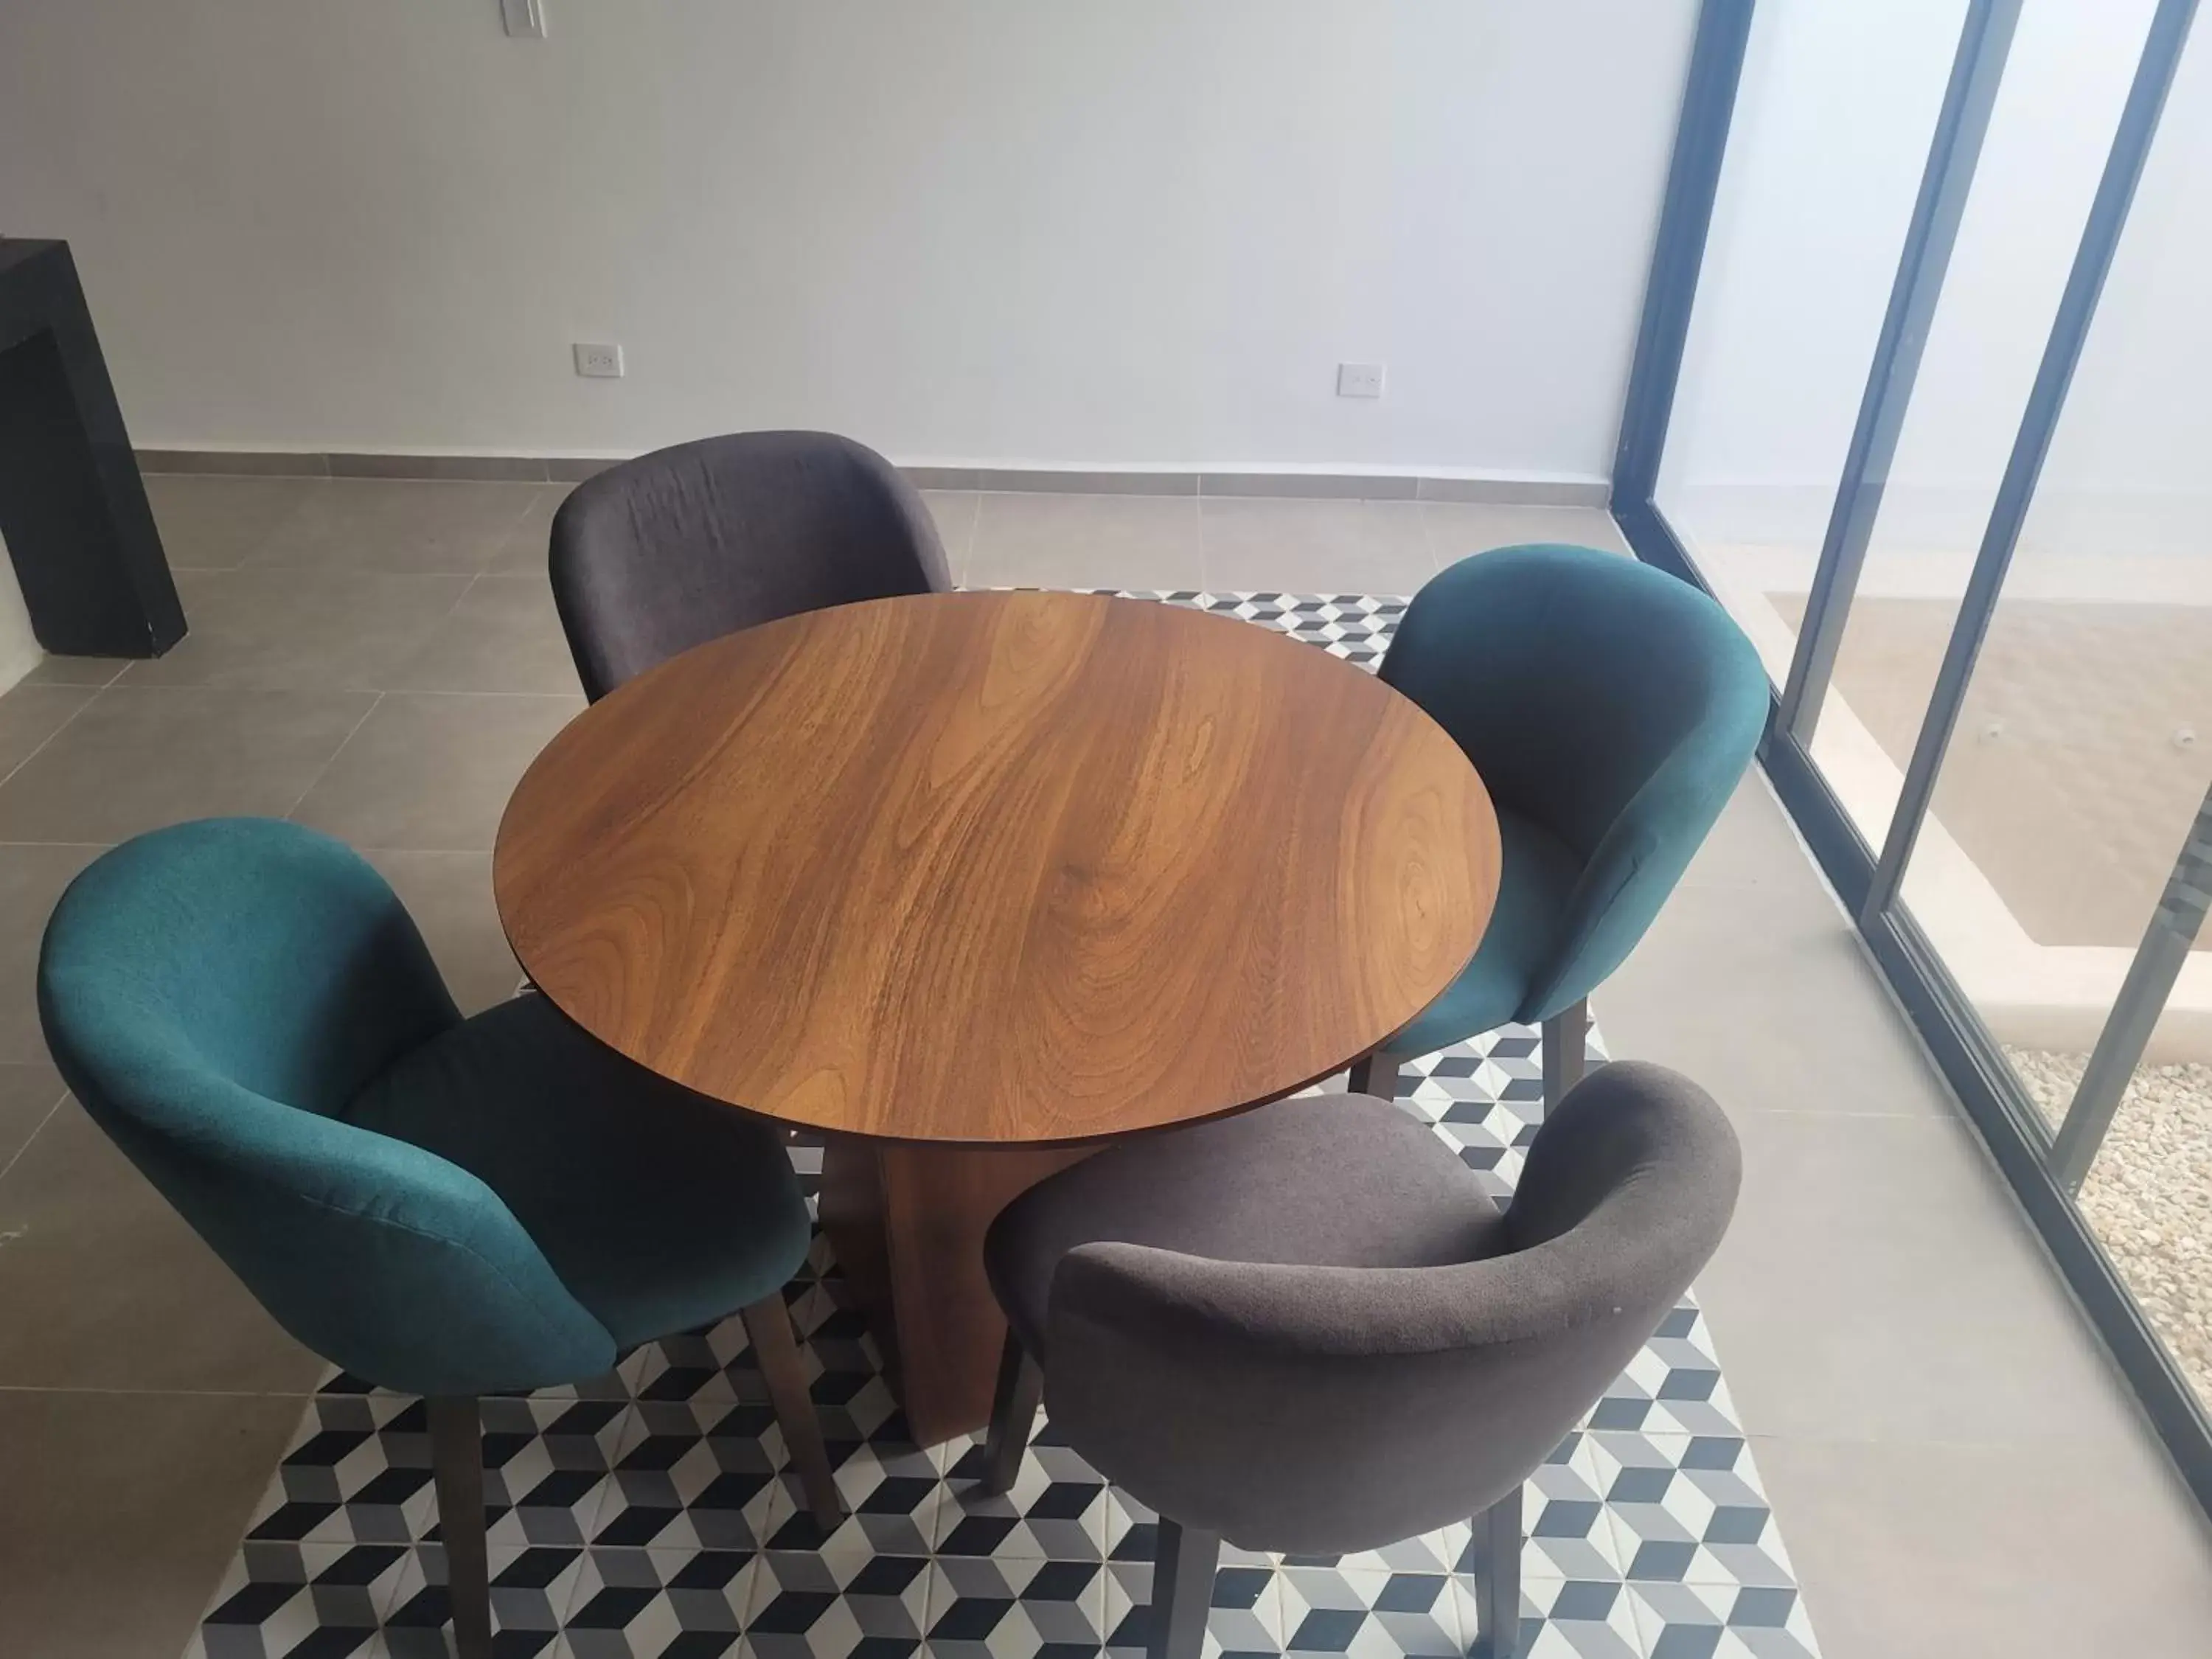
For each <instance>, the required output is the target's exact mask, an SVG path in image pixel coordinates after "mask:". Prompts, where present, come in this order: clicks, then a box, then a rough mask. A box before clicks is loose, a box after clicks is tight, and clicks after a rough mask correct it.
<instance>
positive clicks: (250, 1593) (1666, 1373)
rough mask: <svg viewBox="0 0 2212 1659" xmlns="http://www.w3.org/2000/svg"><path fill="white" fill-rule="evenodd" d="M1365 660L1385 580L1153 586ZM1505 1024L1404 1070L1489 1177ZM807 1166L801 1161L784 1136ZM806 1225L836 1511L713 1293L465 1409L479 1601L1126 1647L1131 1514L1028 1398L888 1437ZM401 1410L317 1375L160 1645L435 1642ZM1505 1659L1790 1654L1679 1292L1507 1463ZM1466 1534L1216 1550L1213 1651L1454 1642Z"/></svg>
mask: <svg viewBox="0 0 2212 1659" xmlns="http://www.w3.org/2000/svg"><path fill="white" fill-rule="evenodd" d="M1157 597H1160V598H1164V599H1171V600H1174V601H1177V602H1181V603H1185V604H1191V603H1195V604H1198V605H1203V606H1205V607H1206V608H1208V609H1213V610H1220V611H1228V612H1230V613H1231V614H1238V615H1243V616H1245V617H1249V619H1251V620H1254V621H1257V622H1260V623H1261V624H1262V625H1268V626H1274V627H1278V628H1282V629H1285V631H1289V632H1293V633H1295V634H1297V635H1300V636H1301V637H1304V638H1308V639H1310V640H1313V641H1316V643H1320V644H1322V645H1323V646H1324V647H1326V648H1328V649H1330V650H1331V651H1332V652H1334V653H1335V654H1338V655H1341V656H1346V657H1350V658H1352V659H1354V660H1358V661H1363V662H1365V663H1368V664H1370V665H1371V663H1372V662H1373V661H1374V660H1375V659H1376V658H1377V657H1378V656H1379V654H1380V651H1381V648H1382V647H1383V644H1384V643H1385V642H1386V641H1387V638H1388V635H1389V629H1390V627H1391V626H1392V625H1393V624H1394V623H1395V621H1396V617H1397V616H1398V614H1399V613H1400V612H1401V611H1402V608H1403V606H1402V602H1401V601H1396V600H1378V599H1362V598H1342V599H1297V598H1289V599H1285V598H1281V597H1279V596H1272V595H1224V596H1213V595H1186V594H1176V595H1159V596H1157ZM1538 1043H1539V1037H1538V1034H1537V1033H1536V1032H1534V1031H1533V1030H1526V1029H1522V1028H1517V1027H1507V1028H1504V1029H1502V1030H1497V1031H1493V1032H1490V1033H1487V1034H1486V1035H1485V1036H1481V1037H1479V1038H1477V1039H1476V1040H1475V1041H1474V1042H1471V1043H1466V1044H1462V1045H1459V1046H1456V1047H1455V1048H1450V1049H1447V1050H1445V1051H1444V1052H1443V1053H1442V1054H1435V1055H1431V1056H1428V1057H1426V1058H1425V1059H1423V1060H1418V1061H1415V1062H1413V1064H1412V1065H1411V1066H1408V1068H1407V1072H1408V1076H1407V1084H1406V1086H1407V1097H1406V1098H1405V1099H1404V1100H1403V1101H1402V1102H1401V1104H1402V1105H1403V1106H1404V1108H1405V1109H1407V1111H1409V1112H1412V1113H1413V1114H1414V1115H1416V1116H1418V1117H1419V1118H1420V1119H1422V1120H1423V1121H1425V1122H1427V1123H1429V1124H1430V1125H1431V1127H1433V1128H1434V1130H1435V1132H1436V1133H1437V1134H1438V1135H1439V1136H1441V1137H1442V1138H1443V1139H1444V1140H1445V1141H1446V1142H1447V1143H1449V1145H1451V1146H1453V1147H1455V1149H1456V1150H1457V1151H1458V1152H1459V1154H1460V1157H1461V1158H1462V1161H1463V1162H1465V1163H1466V1164H1468V1166H1469V1167H1470V1168H1471V1169H1473V1170H1474V1171H1475V1172H1476V1173H1477V1174H1478V1175H1479V1176H1480V1178H1481V1179H1482V1181H1483V1182H1484V1184H1485V1186H1486V1188H1489V1190H1491V1191H1492V1193H1493V1194H1497V1195H1498V1196H1499V1197H1501V1198H1502V1197H1504V1196H1506V1195H1508V1194H1510V1191H1511V1188H1512V1184H1513V1182H1514V1180H1515V1178H1516V1176H1517V1175H1518V1173H1519V1169H1520V1162H1521V1156H1522V1148H1523V1147H1525V1146H1526V1145H1527V1143H1528V1139H1529V1138H1530V1137H1531V1136H1532V1135H1533V1134H1534V1132H1535V1129H1536V1127H1537V1125H1538V1123H1539V1122H1540V1121H1541V1115H1542V1106H1541V1056H1540V1054H1539V1052H1538ZM797 1156H798V1157H799V1158H801V1160H802V1165H801V1167H802V1170H803V1171H804V1170H805V1169H806V1164H805V1162H804V1160H805V1159H806V1158H808V1156H809V1155H808V1154H807V1153H806V1152H805V1151H804V1150H801V1151H800V1152H799V1153H798V1154H797ZM844 1290H845V1286H844V1281H843V1279H842V1275H841V1274H840V1273H839V1271H838V1269H837V1267H836V1263H835V1261H833V1260H831V1258H830V1256H829V1251H828V1249H827V1246H826V1244H825V1243H824V1242H823V1240H821V1239H820V1238H818V1237H817V1240H816V1243H815V1249H814V1253H813V1255H812V1257H811V1260H810V1261H809V1263H808V1265H807V1267H806V1268H805V1271H804V1272H803V1273H802V1275H801V1276H800V1278H799V1279H798V1280H797V1281H795V1282H794V1283H793V1285H792V1286H791V1288H790V1290H789V1291H788V1292H787V1295H788V1299H789V1300H790V1303H791V1306H792V1312H793V1320H794V1322H795V1323H796V1324H797V1326H798V1328H799V1331H800V1332H801V1334H802V1335H803V1337H804V1338H805V1344H806V1347H805V1352H806V1354H807V1357H808V1362H809V1364H810V1366H811V1368H812V1369H813V1370H814V1373H815V1375H814V1379H813V1383H812V1392H813V1395H814V1398H815V1401H816V1403H817V1408H818V1409H819V1410H820V1412H821V1413H822V1416H823V1428H824V1432H825V1434H826V1436H827V1437H828V1439H829V1443H830V1455H831V1457H832V1460H833V1462H835V1464H836V1473H837V1481H838V1485H839V1487H840V1489H841V1491H842V1493H843V1495H844V1498H845V1500H846V1503H847V1504H848V1508H849V1509H850V1511H851V1513H850V1514H849V1516H848V1518H847V1519H846V1520H845V1521H844V1522H842V1523H841V1524H840V1525H839V1526H838V1527H837V1528H836V1529H835V1530H834V1531H832V1532H830V1533H829V1534H828V1535H827V1536H826V1537H825V1536H823V1534H822V1532H821V1530H820V1528H817V1526H816V1524H815V1523H814V1522H812V1521H811V1519H810V1518H809V1517H808V1516H807V1515H806V1514H805V1510H803V1508H802V1507H801V1506H800V1505H799V1504H798V1503H797V1501H796V1500H795V1496H794V1492H793V1488H792V1487H791V1486H788V1485H787V1482H786V1481H785V1480H784V1479H783V1477H782V1474H781V1469H782V1465H783V1462H784V1457H783V1449H782V1443H781V1437H780V1436H779V1434H778V1432H777V1431H776V1428H775V1420H774V1417H773V1414H772V1413H770V1411H769V1407H768V1405H767V1398H766V1391H765V1389H763V1386H762V1384H761V1380H760V1376H759V1373H758V1371H757V1370H756V1369H755V1367H754V1366H753V1364H751V1360H750V1354H749V1353H748V1352H747V1350H746V1346H745V1341H744V1332H743V1328H742V1326H741V1325H740V1324H739V1323H738V1322H737V1321H736V1320H735V1319H732V1320H729V1321H726V1322H724V1323H723V1324H721V1325H720V1326H717V1327H715V1328H713V1329H712V1330H709V1331H707V1332H704V1333H700V1334H692V1335H687V1336H683V1337H678V1338H674V1339H671V1340H667V1341H665V1342H660V1343H657V1344H653V1345H651V1346H647V1347H644V1348H641V1349H639V1350H637V1351H636V1352H634V1353H632V1354H630V1355H629V1356H628V1357H627V1358H625V1359H624V1360H623V1363H622V1364H621V1365H620V1367H619V1368H618V1370H617V1371H616V1372H615V1373H613V1374H611V1375H610V1376H606V1377H604V1378H601V1379H599V1380H597V1381H596V1382H594V1383H590V1384H586V1385H584V1386H581V1387H578V1388H574V1389H550V1390H545V1391H544V1392H541V1393H538V1394H534V1395H526V1396H518V1397H513V1398H506V1399H499V1400H493V1401H486V1402H485V1406H484V1419H485V1430H484V1455H485V1462H486V1473H485V1495H486V1499H487V1503H488V1504H489V1508H490V1511H491V1516H492V1522H491V1534H490V1536H491V1566H492V1574H493V1588H492V1599H493V1608H494V1617H495V1622H496V1624H497V1626H498V1630H499V1634H498V1638H497V1642H496V1650H497V1652H498V1653H499V1655H500V1656H501V1659H506V1656H510V1655H511V1656H516V1659H520V1656H532V1655H543V1656H548V1659H718V1656H726V1655H739V1656H747V1659H905V1656H909V1655H916V1654H922V1653H926V1654H927V1656H929V1659H1094V1656H1106V1659H1135V1656H1136V1655H1137V1654H1139V1652H1140V1651H1141V1649H1142V1646H1143V1640H1144V1637H1143V1618H1144V1614H1145V1611H1146V1607H1147V1606H1148V1604H1149V1599H1150V1593H1151V1577H1152V1572H1151V1565H1150V1561H1151V1554H1152V1516H1151V1515H1150V1514H1149V1513H1148V1512H1147V1511H1146V1510H1144V1509H1143V1508H1142V1507H1141V1506H1140V1505H1139V1504H1136V1503H1135V1502H1134V1500H1133V1499H1131V1498H1128V1497H1127V1496H1126V1495H1125V1494H1122V1493H1120V1492H1115V1491H1114V1490H1113V1489H1112V1488H1110V1487H1109V1486H1108V1485H1107V1484H1106V1483H1105V1482H1104V1480H1103V1479H1101V1478H1100V1477H1099V1476H1098V1475H1097V1474H1096V1473H1094V1472H1093V1471H1091V1469H1090V1468H1087V1467H1086V1466H1085V1464H1084V1462H1083V1461H1082V1460H1081V1459H1080V1458H1079V1457H1078V1456H1077V1455H1075V1454H1074V1453H1073V1451H1072V1450H1070V1449H1068V1448H1067V1447H1066V1446H1065V1445H1061V1444H1058V1443H1055V1442H1054V1436H1053V1433H1052V1429H1051V1425H1050V1424H1049V1423H1048V1422H1047V1421H1044V1420H1043V1419H1040V1426H1039V1429H1038V1432H1037V1436H1036V1440H1035V1441H1034V1443H1032V1447H1031V1449H1030V1455H1029V1457H1028V1460H1027V1461H1026V1462H1025V1463H1024V1466H1023V1468H1022V1472H1021V1476H1020V1479H1019V1480H1018V1482H1017V1483H1016V1485H1015V1486H1014V1488H1013V1490H1012V1492H1010V1493H1008V1494H1007V1495H1006V1497H1004V1498H981V1497H979V1496H978V1495H977V1494H976V1492H975V1477H976V1474H978V1473H979V1469H980V1462H981V1449H980V1445H979V1443H977V1442H976V1441H975V1440H973V1439H970V1440H964V1441H958V1442H954V1443H949V1444H947V1445H944V1446H939V1447H933V1448H928V1449H921V1448H917V1447H915V1445H914V1444H913V1443H911V1441H910V1440H909V1439H908V1437H907V1432H906V1427H905V1423H904V1420H903V1419H902V1417H901V1416H900V1414H899V1413H898V1411H897V1408H896V1404H895V1402H894V1401H893V1399H892V1397H891V1395H890V1390H889V1389H888V1388H887V1387H886V1385H885V1383H884V1378H883V1376H882V1373H881V1370H880V1366H879V1364H878V1355H877V1352H876V1350H875V1346H874V1343H873V1341H872V1339H871V1338H870V1337H869V1336H868V1335H867V1334H866V1331H865V1329H864V1328H863V1325H862V1322H861V1321H860V1316H858V1314H857V1313H856V1312H855V1311H854V1310H853V1309H852V1308H851V1307H850V1306H849V1305H848V1302H847V1299H846V1297H845V1294H844ZM1525 1513H1526V1515H1527V1518H1528V1528H1529V1534H1530V1536H1529V1538H1528V1542H1527V1546H1526V1548H1525V1550H1524V1552H1523V1556H1522V1607H1521V1621H1522V1651H1523V1652H1524V1653H1526V1654H1528V1655H1529V1656H1531V1659H1626V1656H1640V1659H1707V1656H1728V1659H1802V1656H1808V1655H1812V1654H1814V1653H1816V1652H1817V1649H1816V1647H1815V1644H1814V1638H1813V1633H1812V1630H1811V1628H1810V1626H1809V1624H1808V1620H1807V1618H1806V1614H1805V1610H1804V1607H1803V1604H1802V1600H1801V1599H1800V1597H1799V1595H1798V1594H1797V1591H1796V1584H1795V1582H1794V1580H1793V1578H1792V1577H1791V1574H1790V1563H1789V1558H1788V1555H1787V1553H1785V1552H1784V1548H1783V1545H1782V1541H1781V1538H1780V1535H1779V1533H1778V1528H1777V1526H1776V1523H1775V1520H1774V1516H1773V1515H1772V1513H1771V1510H1770V1509H1769V1507H1768V1505H1767V1502H1766V1499H1765V1495H1764V1492H1762V1490H1761V1488H1760V1486H1759V1477H1758V1474H1757V1472H1756V1470H1755V1469H1754V1468H1753V1464H1752V1459H1751V1454H1750V1451H1749V1449H1748V1447H1747V1444H1746V1443H1745V1439H1744V1437H1743V1433H1742V1431H1741V1429H1740V1428H1739V1427H1738V1426H1737V1425H1736V1422H1735V1415H1734V1412H1733V1410H1732V1408H1731V1407H1730V1405H1729V1396H1728V1389H1727V1385H1726V1383H1725V1382H1724V1381H1723V1377H1722V1374H1721V1370H1720V1366H1719V1364H1718V1362H1717V1359H1716V1358H1715V1356H1714V1353H1713V1350H1712V1345H1711V1339H1710V1337H1709V1335H1708V1334H1707V1332H1706V1329H1705V1322H1704V1319H1703V1316H1701V1314H1700V1313H1699V1310H1698V1308H1697V1305H1696V1304H1695V1302H1694V1300H1692V1299H1685V1301H1684V1302H1683V1304H1682V1305H1681V1306H1680V1307H1679V1308H1677V1309H1676V1310H1674V1313H1672V1314H1671V1315H1669V1316H1668V1320H1667V1322H1665V1323H1664V1324H1663V1325H1662V1328H1661V1329H1660V1330H1659V1332H1658V1334H1656V1335H1655V1336H1654V1337H1653V1339H1652V1340H1651V1341H1650V1343H1649V1344H1648V1345H1647V1346H1645V1348H1644V1351H1643V1352H1641V1353H1640V1354H1639V1355H1638V1358H1637V1359H1636V1361H1635V1362H1634V1363H1633V1364H1631V1365H1630V1366H1629V1368H1628V1370H1626V1372H1625V1373H1624V1374H1623V1375H1622V1376H1621V1377H1620V1379H1619V1380H1618V1381H1617V1382H1616V1383H1614V1384H1613V1387H1612V1388H1611V1389H1609V1390H1608V1391H1607V1395H1606V1397H1605V1398H1604V1400H1603V1401H1601V1402H1600V1404H1599V1405H1598V1407H1597V1408H1596V1409H1595V1411H1594V1412H1593V1413H1591V1414H1590V1416H1589V1419H1588V1420H1587V1422H1586V1423H1585V1424H1584V1425H1583V1426H1582V1427H1581V1428H1580V1429H1578V1430H1577V1431H1576V1432H1575V1433H1573V1434H1571V1435H1570V1436H1569V1437H1567V1439H1566V1441H1565V1443H1562V1444H1561V1445H1560V1446H1559V1448H1558V1449H1557V1450H1556V1451H1554V1452H1553V1455H1552V1457H1551V1460H1550V1461H1549V1462H1547V1464H1546V1465H1545V1466H1544V1467H1543V1468H1541V1469H1540V1470H1539V1471H1538V1472H1537V1474H1536V1475H1535V1476H1534V1479H1533V1480H1532V1481H1531V1483H1530V1490H1529V1492H1528V1498H1527V1500H1526V1510H1525ZM1467 1549H1468V1528H1466V1527H1465V1526H1457V1527H1449V1528H1444V1529H1443V1531H1442V1532H1439V1533H1435V1534H1429V1535H1428V1536H1426V1537H1423V1538H1418V1539H1411V1540H1407V1541H1404V1542H1401V1543H1398V1544H1395V1545H1392V1546H1389V1547H1387V1548H1384V1549H1381V1550H1376V1551H1370V1552H1366V1553H1361V1554H1358V1555H1352V1556H1344V1557H1340V1558H1326V1557H1315V1558H1309V1557H1291V1558H1288V1559H1280V1558H1268V1557H1261V1556H1255V1555H1251V1554H1248V1553H1241V1552H1238V1551H1236V1550H1234V1549H1231V1550H1228V1551H1226V1552H1225V1555H1224V1559H1223V1565H1222V1571H1221V1572H1220V1574H1219V1576H1218V1579H1217V1581H1216V1583H1215V1586H1214V1595H1213V1601H1214V1606H1213V1613H1212V1620H1211V1621H1210V1627H1209V1631H1208V1639H1207V1644H1206V1648H1207V1653H1208V1656H1209V1659H1212V1656H1217V1655H1218V1656H1222V1659H1240V1656H1254V1659H1273V1656H1282V1655H1290V1654H1301V1655H1304V1654H1313V1655H1345V1656H1350V1659H1392V1656H1396V1655H1407V1656H1446V1655H1453V1654H1462V1655H1463V1654H1466V1653H1467V1652H1468V1650H1469V1648H1470V1646H1471V1644H1472V1643H1473V1641H1474V1634H1475V1631H1474V1607H1475V1600H1474V1584H1473V1581H1472V1579H1471V1578H1468V1577H1464V1576H1463V1575H1462V1568H1463V1566H1464V1565H1466V1561H1465V1556H1466V1552H1467ZM445 1617H446V1606H445V1595H444V1589H443V1561H442V1550H441V1546H440V1545H439V1543H438V1542H437V1541H436V1537H435V1503H434V1500H433V1497H432V1492H431V1483H430V1472H429V1442H428V1431H427V1426H426V1424H425V1420H424V1415H423V1410H422V1405H421V1403H420V1402H419V1401H416V1400H414V1399H412V1398H410V1397H407V1396H402V1395H386V1394H382V1393H380V1392H377V1391H375V1390H373V1389H368V1388H366V1387H363V1386H362V1385H361V1384H359V1383H356V1381H354V1380H353V1379H350V1378H348V1377H344V1376H333V1377H331V1379H330V1380H329V1381H328V1382H327V1383H325V1385H324V1388H323V1389H322V1391H321V1392H320V1393H319V1395H317V1396H316V1398H315V1399H314V1400H313V1402H312V1403H311V1405H310V1407H309V1408H308V1410H307V1413H306V1414H305V1416H304V1418H303V1419H302V1421H301V1426H300V1429H299V1431H298V1432H297V1433H296V1434H295V1437H294V1441H293V1444H292V1448H291V1449H290V1450H289V1451H288V1452H287V1453H286V1455H285V1456H284V1459H283V1462H282V1464H281V1465H280V1467H279V1468H278V1469H277V1470H276V1474H275V1475H274V1477H273V1478H272V1480H271V1481H270V1487H269V1490H268V1492H267V1493H266V1495H265V1496H264V1498H263V1500H262V1502H261V1504H259V1506H258V1508H257V1510H255V1513H254V1516H253V1520H252V1524H251V1526H250V1527H249V1528H248V1530H247V1534H246V1539H245V1541H244V1542H243V1544H242V1545H241V1547H240V1552H239V1554H238V1555H237V1557H236V1558H235V1559H234V1560H233V1562H232V1563H231V1565H230V1566H229V1568H228V1571H227V1572H226V1573H225V1576H224V1577H223V1580H222V1584H221V1585H220V1587H219V1588H218V1589H217V1590H216V1595H215V1597H214V1599H213V1601H212V1604H211V1605H210V1608H209V1611H208V1613H207V1614H206V1616H205V1619H204V1622H203V1624H202V1626H201V1627H200V1630H199V1632H198V1633H197V1636H196V1637H195V1638H194V1639H193V1642H192V1644H191V1647H190V1648H189V1649H188V1650H187V1659H275V1656H280V1655H282V1656H297V1659H339V1656H349V1655H351V1656H365V1659H435V1656H441V1655H443V1654H445V1653H446V1652H447V1644H446V1640H445V1636H444V1632H443V1631H442V1629H441V1626H442V1624H443V1622H444V1620H445Z"/></svg>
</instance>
